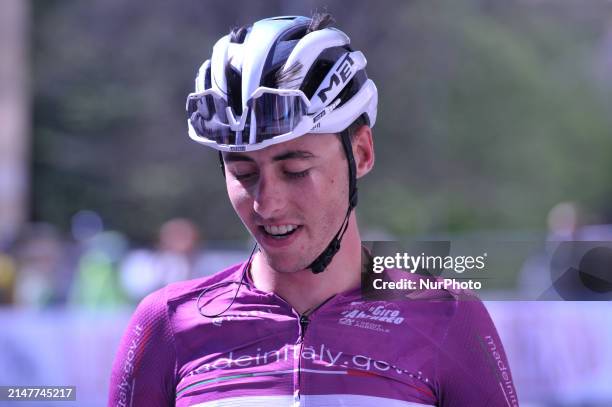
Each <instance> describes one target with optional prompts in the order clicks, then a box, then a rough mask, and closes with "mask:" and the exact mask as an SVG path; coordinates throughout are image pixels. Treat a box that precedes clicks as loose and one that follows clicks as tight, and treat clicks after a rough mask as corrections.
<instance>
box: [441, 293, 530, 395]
mask: <svg viewBox="0 0 612 407" xmlns="http://www.w3.org/2000/svg"><path fill="white" fill-rule="evenodd" d="M455 305H456V306H455V313H454V316H453V317H452V319H451V321H450V324H449V326H448V330H447V332H446V335H445V337H444V339H443V341H442V343H441V346H440V351H439V353H438V359H437V362H436V371H437V373H436V377H437V381H438V398H439V406H440V407H463V406H470V407H479V406H482V407H516V406H518V405H519V403H518V396H517V394H516V390H515V387H514V383H513V381H512V375H511V373H510V366H509V364H508V359H507V358H506V354H505V352H504V349H503V346H502V343H501V340H500V338H499V335H498V334H497V330H496V329H495V325H494V324H493V321H492V320H491V317H490V316H489V313H488V312H487V310H486V308H485V306H484V304H483V303H482V302H481V301H479V300H476V299H468V300H464V299H460V300H458V301H457V302H456V304H455Z"/></svg>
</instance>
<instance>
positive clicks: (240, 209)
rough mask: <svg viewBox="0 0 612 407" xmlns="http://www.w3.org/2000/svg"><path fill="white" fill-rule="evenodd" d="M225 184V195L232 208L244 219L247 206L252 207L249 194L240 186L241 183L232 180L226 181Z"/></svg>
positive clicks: (247, 209)
mask: <svg viewBox="0 0 612 407" xmlns="http://www.w3.org/2000/svg"><path fill="white" fill-rule="evenodd" d="M226 186H227V195H228V197H229V200H230V202H231V203H232V206H233V207H234V210H235V211H236V213H237V214H238V216H240V218H242V219H245V217H246V215H247V214H248V211H249V208H250V207H252V205H251V202H250V201H251V199H250V195H249V194H248V193H247V191H246V190H245V189H244V188H243V187H242V185H240V184H238V183H235V182H233V181H228V182H227V183H226Z"/></svg>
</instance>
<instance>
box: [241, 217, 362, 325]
mask: <svg viewBox="0 0 612 407" xmlns="http://www.w3.org/2000/svg"><path fill="white" fill-rule="evenodd" d="M340 244H341V246H340V250H338V253H336V255H335V256H334V258H333V260H332V261H331V263H330V264H329V265H328V266H327V267H326V268H325V270H324V271H323V272H322V273H319V274H313V273H312V271H311V270H310V269H303V270H299V271H296V272H294V273H279V272H277V271H276V270H274V269H272V268H271V267H270V266H269V265H268V264H267V262H266V261H265V259H264V257H263V256H262V255H261V254H260V253H257V254H256V255H255V258H254V259H253V265H252V267H251V275H252V278H253V282H254V284H255V286H256V287H257V288H259V289H260V290H263V291H266V292H274V293H276V294H278V295H280V296H281V297H282V298H284V299H285V300H286V301H287V302H288V303H289V304H291V306H292V307H293V308H294V309H295V310H296V311H298V312H299V313H300V314H303V313H306V312H308V311H309V310H312V309H313V308H316V307H317V306H318V305H320V304H321V303H323V302H324V301H325V300H327V299H328V298H330V297H332V296H334V295H336V294H338V293H341V292H344V291H347V290H350V289H353V288H357V287H358V286H359V282H360V277H361V275H360V273H361V238H360V235H359V230H358V228H357V221H356V220H355V213H354V212H353V213H351V215H350V217H349V225H348V228H347V230H346V233H345V234H344V237H343V238H342V241H341V242H340Z"/></svg>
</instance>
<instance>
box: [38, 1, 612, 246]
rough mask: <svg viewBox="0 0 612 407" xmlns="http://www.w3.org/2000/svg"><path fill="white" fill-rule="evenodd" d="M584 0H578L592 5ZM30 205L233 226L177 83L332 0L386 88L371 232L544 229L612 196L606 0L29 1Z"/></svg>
mask: <svg viewBox="0 0 612 407" xmlns="http://www.w3.org/2000/svg"><path fill="white" fill-rule="evenodd" d="M585 3H588V7H585ZM31 7H32V14H33V16H32V18H33V21H32V24H31V44H32V47H31V61H32V69H33V72H32V81H33V83H32V92H33V149H32V174H31V177H32V180H33V182H32V196H31V219H32V220H35V221H45V222H49V223H52V224H55V225H58V226H60V227H62V228H64V229H67V228H68V227H69V221H70V218H71V216H73V215H74V213H76V212H77V211H79V210H81V209H91V210H95V211H97V212H98V213H100V214H101V216H102V218H103V219H104V220H105V223H106V224H107V225H108V226H109V227H111V228H113V229H117V230H121V231H123V232H125V233H126V234H127V235H128V236H129V237H130V238H132V239H135V240H136V241H142V242H149V241H151V240H152V239H153V238H154V236H155V233H156V231H157V230H158V229H159V226H160V225H161V224H162V223H163V222H164V221H165V220H167V219H169V218H171V217H174V216H183V217H188V218H192V219H193V220H194V221H195V222H196V223H197V224H198V225H199V226H200V228H201V230H202V231H203V232H204V235H205V236H207V238H209V239H231V240H233V239H242V238H244V237H245V235H246V233H245V231H244V230H243V227H242V225H241V224H240V221H239V220H238V218H237V217H236V216H235V215H234V213H233V210H232V208H231V206H230V205H229V202H228V199H227V197H226V193H225V186H224V183H223V179H222V177H221V176H220V173H219V170H218V162H217V155H216V154H215V153H213V152H211V151H209V150H208V149H205V148H203V147H201V146H198V145H194V144H193V143H192V142H190V140H189V139H188V137H187V132H186V118H185V112H184V101H185V96H186V94H187V93H188V92H190V91H191V90H192V87H193V80H194V77H195V73H196V70H197V68H198V67H199V65H200V64H201V63H202V62H203V61H204V60H205V59H207V58H209V57H210V54H211V51H212V45H213V44H214V42H215V41H216V40H217V39H218V38H219V37H220V36H221V35H224V34H225V33H227V32H228V31H229V30H230V29H231V28H232V27H234V26H239V25H243V24H249V23H251V22H253V21H255V20H257V19H260V18H263V17H267V16H270V15H279V14H305V15H310V14H311V13H312V12H314V11H328V12H330V13H331V14H332V15H333V16H334V17H335V19H336V21H337V25H338V26H339V27H340V28H341V29H343V30H345V31H346V32H347V33H350V36H351V40H352V45H353V46H354V47H355V48H357V49H360V50H363V52H364V53H365V55H366V57H367V58H368V68H367V69H368V75H369V76H370V77H371V78H372V79H373V80H374V81H375V83H376V84H377V86H378V89H379V95H380V96H379V99H380V102H379V118H378V121H377V123H376V126H375V128H374V135H375V147H376V153H377V161H376V167H375V171H374V172H373V173H371V174H370V175H368V177H366V179H364V180H363V181H362V182H361V185H360V191H362V192H361V198H360V204H359V208H358V213H359V214H360V223H361V224H362V227H363V228H364V229H365V230H375V231H378V232H384V233H387V234H390V235H393V236H406V235H411V236H413V235H419V234H431V233H434V234H435V233H464V232H470V231H483V230H484V231H488V230H502V231H534V230H535V231H538V230H544V229H545V227H546V221H545V219H546V215H547V213H548V211H549V210H550V208H551V207H552V206H553V205H555V204H556V203H558V202H560V201H566V200H572V201H575V202H577V203H578V204H579V205H581V207H583V208H584V209H585V213H586V214H587V218H588V219H587V220H588V221H590V222H594V223H601V222H605V221H606V220H607V217H608V216H609V215H610V212H611V209H612V205H610V200H609V197H610V196H612V137H610V130H609V129H610V124H611V121H612V119H611V117H610V115H609V111H610V107H611V104H612V98H611V97H610V95H611V84H612V80H611V78H610V75H609V72H610V67H612V25H611V24H610V23H611V21H612V20H611V18H610V17H611V16H612V14H611V13H612V3H610V2H609V1H594V0H593V1H588V2H576V1H573V0H566V1H562V0H560V1H535V0H534V1H507V0H478V1H477V0H470V1H460V2H459V1H436V2H432V1H387V2H373V1H353V2H346V1H300V2H297V1H294V2H292V1H265V2H264V1H231V2H216V1H196V0H191V1H180V2H178V3H177V2H168V1H159V0H155V1H147V2H142V1H137V2H123V1H118V0H106V1H88V2H81V1H72V0H64V1H48V0H37V1H33V2H32V4H31Z"/></svg>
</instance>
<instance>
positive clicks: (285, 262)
mask: <svg viewBox="0 0 612 407" xmlns="http://www.w3.org/2000/svg"><path fill="white" fill-rule="evenodd" d="M263 255H264V258H265V259H266V263H268V265H269V266H270V267H271V268H272V269H273V270H274V271H276V272H278V273H295V272H298V271H301V270H304V269H305V268H306V267H308V265H309V264H310V263H308V264H304V263H302V262H301V261H299V259H296V260H291V259H288V258H287V257H286V256H268V255H267V254H266V253H263Z"/></svg>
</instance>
